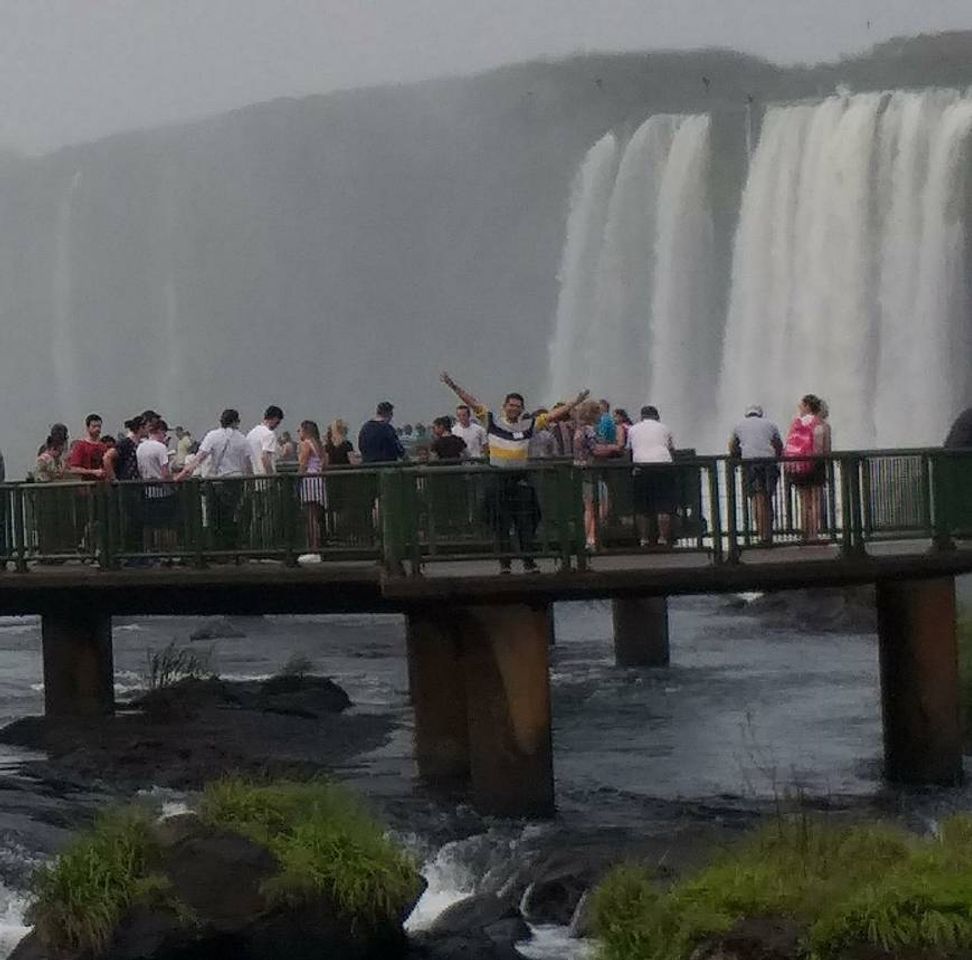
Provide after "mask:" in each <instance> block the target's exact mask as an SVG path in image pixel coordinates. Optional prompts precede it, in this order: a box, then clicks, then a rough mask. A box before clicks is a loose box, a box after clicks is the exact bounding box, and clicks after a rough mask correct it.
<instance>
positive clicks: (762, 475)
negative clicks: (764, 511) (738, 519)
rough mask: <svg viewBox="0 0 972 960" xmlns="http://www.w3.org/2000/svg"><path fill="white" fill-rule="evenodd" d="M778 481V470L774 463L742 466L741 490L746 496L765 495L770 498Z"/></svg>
mask: <svg viewBox="0 0 972 960" xmlns="http://www.w3.org/2000/svg"><path fill="white" fill-rule="evenodd" d="M779 481H780V468H779V467H778V466H777V465H776V464H775V463H752V464H748V465H747V464H743V488H744V489H745V491H746V496H748V497H754V496H756V494H757V493H765V494H767V495H768V496H770V497H772V496H773V494H774V493H776V485H777V484H778V483H779Z"/></svg>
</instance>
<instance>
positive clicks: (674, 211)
mask: <svg viewBox="0 0 972 960" xmlns="http://www.w3.org/2000/svg"><path fill="white" fill-rule="evenodd" d="M708 147H709V118H708V117H707V116H697V117H689V118H688V119H686V120H685V122H684V123H682V124H681V126H679V128H678V133H677V134H676V135H675V139H674V141H673V143H672V149H671V152H670V154H669V157H668V162H667V163H666V164H665V173H664V176H663V177H662V182H661V189H660V192H659V198H658V233H657V239H656V243H655V256H656V268H655V274H656V275H655V285H654V295H653V297H652V303H651V339H650V349H649V354H650V358H649V359H650V374H649V383H650V385H651V391H652V397H653V398H654V399H655V401H656V403H657V404H658V405H660V406H661V412H662V415H663V417H664V419H665V422H666V423H667V424H668V425H669V426H670V427H671V428H672V429H673V431H674V434H675V437H676V440H677V442H679V443H680V444H682V445H684V446H692V445H693V444H694V442H695V440H694V438H695V437H696V436H697V434H698V429H699V427H700V426H701V422H702V420H703V419H704V418H705V417H706V413H707V411H711V408H712V403H713V401H714V399H715V386H716V384H715V379H714V377H712V376H711V374H709V373H708V371H711V370H713V369H715V367H716V365H717V362H718V357H717V353H716V350H715V348H716V347H717V346H718V343H719V338H718V336H717V335H716V334H715V332H714V329H713V321H714V319H715V318H714V317H713V313H712V303H713V298H712V293H713V291H712V216H711V213H710V209H709V204H708V200H707V192H706V186H707V184H708V179H709V149H708Z"/></svg>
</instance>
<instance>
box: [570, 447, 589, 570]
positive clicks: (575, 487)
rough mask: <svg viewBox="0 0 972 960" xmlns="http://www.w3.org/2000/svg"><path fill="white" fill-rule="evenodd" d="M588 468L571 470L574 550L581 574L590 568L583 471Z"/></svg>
mask: <svg viewBox="0 0 972 960" xmlns="http://www.w3.org/2000/svg"><path fill="white" fill-rule="evenodd" d="M586 469H587V468H586V467H576V466H571V468H570V502H571V504H572V505H573V511H572V513H573V520H574V522H573V524H572V529H573V533H574V536H573V538H572V540H573V548H574V554H575V555H576V557H577V569H578V570H579V571H581V572H583V571H585V570H586V569H587V567H588V562H587V537H586V536H585V534H584V477H583V471H584V470H586Z"/></svg>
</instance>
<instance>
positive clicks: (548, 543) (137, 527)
mask: <svg viewBox="0 0 972 960" xmlns="http://www.w3.org/2000/svg"><path fill="white" fill-rule="evenodd" d="M814 459H816V460H818V461H819V463H820V464H821V466H820V467H819V468H818V470H819V482H818V483H816V484H815V485H814V486H813V488H812V493H811V494H810V496H812V497H813V498H814V499H813V500H810V499H808V493H807V490H806V489H804V490H803V491H801V489H800V488H799V486H798V485H797V483H795V482H794V477H793V476H792V475H791V474H790V473H788V471H787V469H786V465H785V464H784V463H778V462H775V461H740V460H734V459H731V458H728V457H694V456H692V457H689V458H685V459H683V458H678V459H677V460H676V462H675V463H672V464H665V465H635V464H632V463H630V462H629V461H626V460H620V459H619V460H610V461H604V462H596V463H595V464H593V465H588V466H578V465H575V464H573V463H571V462H569V461H563V460H549V461H546V460H544V461H533V462H531V463H530V464H529V466H528V468H527V469H526V470H525V471H522V472H519V471H518V472H515V473H510V472H507V471H503V470H495V469H492V468H490V467H488V466H487V465H484V464H451V465H450V464H426V465H418V464H404V465H403V464H390V465H369V466H365V467H336V468H331V469H328V470H327V471H326V472H325V473H324V474H322V475H320V476H296V475H294V474H282V475H278V476H274V477H255V478H254V477H249V478H239V479H226V480H196V479H193V480H189V481H185V482H181V483H176V482H161V481H157V482H144V483H143V482H139V481H133V482H126V483H116V484H104V483H81V482H65V483H8V484H3V485H0V511H2V512H0V563H3V565H4V566H6V567H7V568H8V569H9V568H11V567H12V568H14V569H16V570H19V571H22V572H23V571H27V570H29V569H30V568H31V567H32V566H35V565H58V564H64V563H69V562H71V563H88V564H93V565H97V566H98V567H101V568H106V569H117V568H120V567H123V566H141V565H148V564H156V563H181V564H188V565H192V566H197V567H203V566H206V565H208V564H211V563H227V562H242V561H245V560H250V559H253V560H259V559H267V560H274V561H279V562H281V563H284V564H288V565H294V564H296V563H298V562H299V561H301V560H304V561H306V560H307V559H311V558H313V559H315V560H316V559H318V558H319V559H320V560H321V561H322V562H328V561H366V562H371V563H376V564H377V563H381V564H383V565H384V566H385V568H386V569H387V570H389V571H391V572H398V573H418V572H420V571H422V570H423V569H424V568H426V567H428V566H429V565H432V564H438V563H442V562H461V561H470V560H477V559H484V558H488V559H494V560H501V561H510V560H512V559H514V558H520V559H525V560H527V561H531V560H533V561H536V560H545V561H548V563H549V561H553V563H554V565H555V566H556V567H557V568H560V569H565V570H566V569H579V570H583V569H585V568H587V566H588V565H589V563H590V561H591V557H592V556H594V557H618V556H626V555H631V554H641V553H644V552H646V551H647V552H651V551H652V550H654V549H658V550H662V549H664V550H666V551H668V550H670V551H673V552H676V553H696V554H702V555H705V556H707V557H708V558H709V560H710V561H711V562H712V563H716V564H719V563H734V562H740V561H743V560H745V558H746V555H747V553H748V552H750V551H755V550H763V549H766V544H765V543H761V542H760V537H759V533H760V531H758V530H757V522H756V507H757V500H756V499H755V498H754V497H753V496H752V489H751V482H752V479H753V472H752V471H753V468H754V467H756V468H761V469H763V468H765V469H766V470H768V472H769V473H770V474H771V475H775V474H777V473H778V475H779V476H778V481H777V483H776V485H775V488H774V489H773V491H772V496H771V498H770V502H771V507H772V546H773V547H779V546H787V545H796V544H801V543H803V542H805V540H806V539H807V532H808V530H807V522H808V517H807V516H806V513H807V510H808V509H809V508H813V509H815V512H816V514H817V515H818V516H819V529H818V530H817V531H816V533H817V535H818V538H819V539H818V540H817V542H822V543H824V544H831V545H833V546H834V547H836V548H838V550H839V555H840V556H842V557H844V558H853V557H856V556H860V555H862V554H864V553H865V552H867V550H868V548H869V547H872V546H876V545H879V544H881V543H883V542H888V541H927V543H928V544H931V545H934V546H936V547H938V548H940V549H948V548H951V547H953V546H955V545H956V543H957V542H959V541H962V540H965V539H972V452H964V451H963V452H953V451H944V450H940V449H929V450H924V449H922V450H874V451H851V452H839V453H834V454H831V455H828V456H825V457H819V458H814ZM660 490H664V491H665V497H664V498H663V499H664V500H665V501H666V502H665V503H664V507H665V512H666V513H667V515H669V516H670V517H671V526H672V532H671V542H670V543H664V544H661V543H659V544H658V546H657V548H656V546H655V541H656V538H657V536H658V534H659V532H661V531H660V529H659V524H658V519H657V517H656V516H654V509H653V510H652V515H651V516H648V515H647V512H646V509H645V504H646V498H649V499H651V498H652V491H654V492H655V493H656V494H657V493H658V491H660ZM655 499H657V498H655ZM654 506H658V504H657V503H655V504H654ZM585 516H586V518H587V521H588V523H587V529H585ZM591 527H593V531H594V540H595V545H594V549H593V550H591V549H590V548H589V547H588V544H587V542H586V541H587V537H588V534H590V532H591ZM763 532H764V533H765V531H763ZM643 541H647V545H646V544H645V543H644V542H643ZM924 548H925V547H924V546H923V547H922V548H921V549H924ZM916 549H919V548H918V547H917V546H916Z"/></svg>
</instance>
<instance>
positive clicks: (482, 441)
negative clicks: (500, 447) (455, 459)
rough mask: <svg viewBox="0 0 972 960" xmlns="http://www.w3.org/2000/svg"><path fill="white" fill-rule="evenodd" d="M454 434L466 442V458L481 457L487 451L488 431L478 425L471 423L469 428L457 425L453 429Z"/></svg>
mask: <svg viewBox="0 0 972 960" xmlns="http://www.w3.org/2000/svg"><path fill="white" fill-rule="evenodd" d="M452 433H453V434H454V435H455V436H457V437H462V439H463V440H465V441H466V456H467V457H472V458H474V459H475V458H476V457H481V456H483V454H484V453H485V451H486V430H485V429H484V428H483V427H482V426H481V425H480V424H478V423H473V422H472V421H470V423H469V426H468V427H464V426H463V425H462V424H461V423H456V424H454V425H453V427H452Z"/></svg>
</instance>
